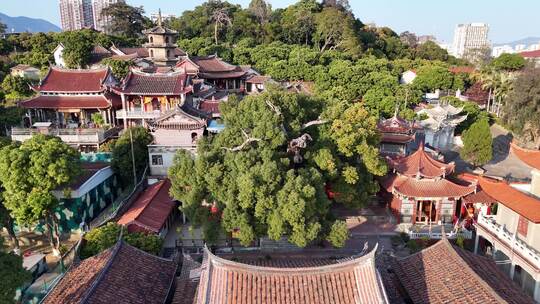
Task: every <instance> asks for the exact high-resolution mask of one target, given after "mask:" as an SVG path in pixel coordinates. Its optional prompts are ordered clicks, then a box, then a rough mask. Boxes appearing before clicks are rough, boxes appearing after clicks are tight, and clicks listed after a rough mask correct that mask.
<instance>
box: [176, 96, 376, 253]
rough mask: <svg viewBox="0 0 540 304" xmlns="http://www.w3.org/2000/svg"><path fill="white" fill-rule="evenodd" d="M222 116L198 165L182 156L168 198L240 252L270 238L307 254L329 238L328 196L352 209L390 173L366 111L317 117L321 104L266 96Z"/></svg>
mask: <svg viewBox="0 0 540 304" xmlns="http://www.w3.org/2000/svg"><path fill="white" fill-rule="evenodd" d="M221 107H222V108H221V112H222V116H223V119H224V123H225V125H227V128H226V129H225V130H224V131H223V132H222V133H220V134H218V135H216V136H215V137H213V138H209V139H202V140H201V141H200V143H199V145H198V151H197V158H196V159H194V158H193V156H192V155H191V154H189V153H188V152H185V151H181V152H179V153H178V155H177V156H176V157H175V160H174V164H173V166H172V167H171V169H170V171H169V176H170V178H171V182H172V187H171V194H172V195H173V196H174V197H175V198H176V199H178V200H180V201H182V202H183V203H184V206H183V207H182V209H183V211H184V212H186V214H187V215H188V216H189V218H190V219H191V220H192V221H194V223H195V224H199V225H200V224H202V223H204V222H205V221H208V220H209V219H211V220H214V221H219V223H220V224H221V226H222V227H223V228H224V230H225V231H227V232H229V233H233V235H234V236H236V237H238V238H239V239H240V241H241V243H242V244H244V245H248V244H250V243H251V242H252V241H253V240H255V238H256V237H260V236H265V235H266V236H268V237H270V238H271V239H274V240H278V239H280V238H281V237H287V238H288V239H289V241H290V242H291V243H293V244H296V245H297V246H301V247H303V246H306V245H307V244H308V243H310V242H311V241H314V240H316V239H322V238H325V237H327V236H328V233H329V232H330V231H331V226H332V223H333V222H334V220H333V219H332V216H331V214H330V213H329V208H330V205H331V202H330V200H329V198H328V196H327V193H325V189H326V190H328V189H332V191H333V192H334V195H333V197H334V200H335V201H336V202H339V203H343V204H346V205H348V206H356V207H358V206H362V205H364V204H365V203H366V202H367V200H368V199H369V197H370V196H371V195H372V194H373V193H375V192H376V191H377V190H378V186H377V183H376V182H374V181H373V178H372V176H373V175H374V174H376V175H382V174H384V173H385V172H386V166H385V164H384V162H383V161H382V160H381V159H379V157H378V150H377V146H378V133H377V131H376V119H375V118H373V117H371V116H370V115H369V113H368V112H367V111H366V110H365V109H363V108H362V105H360V104H355V105H353V106H351V107H350V108H348V107H347V105H346V104H337V105H334V106H333V107H331V109H326V110H324V111H323V108H325V107H323V103H322V101H321V100H318V99H315V98H311V97H308V96H304V95H298V94H291V93H286V92H283V91H281V90H277V89H271V90H269V91H267V92H265V93H263V94H260V95H258V96H249V97H246V98H245V99H243V100H242V101H241V102H239V101H237V100H229V101H228V102H227V103H225V104H223V105H222V106H221ZM319 117H322V118H319ZM203 202H206V203H207V204H206V205H208V204H215V205H216V206H217V207H218V209H219V210H221V212H222V217H213V216H212V213H211V209H209V208H208V207H205V204H203ZM338 228H339V229H343V227H342V226H336V227H335V228H334V229H333V230H332V231H333V235H336V234H339V233H338V232H337V231H335V230H336V229H338ZM206 234H207V233H206V232H205V236H206ZM333 239H336V238H335V237H334V238H333ZM335 244H337V245H339V242H335Z"/></svg>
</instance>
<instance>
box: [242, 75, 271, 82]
mask: <svg viewBox="0 0 540 304" xmlns="http://www.w3.org/2000/svg"><path fill="white" fill-rule="evenodd" d="M271 79H272V78H270V76H262V75H253V76H251V77H249V78H248V79H247V80H246V82H247V83H265V82H267V81H270V80H271Z"/></svg>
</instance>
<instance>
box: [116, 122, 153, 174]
mask: <svg viewBox="0 0 540 304" xmlns="http://www.w3.org/2000/svg"><path fill="white" fill-rule="evenodd" d="M132 140H133V145H132ZM152 140H153V137H152V134H150V132H148V130H147V129H145V128H143V127H134V128H129V129H127V130H126V131H125V132H124V133H123V134H122V136H120V138H119V139H118V140H117V141H116V144H115V145H114V148H113V151H112V168H113V170H114V171H115V172H116V173H117V174H118V175H119V176H120V180H121V182H122V183H124V184H125V185H129V184H132V183H133V182H134V177H133V163H135V172H136V174H137V180H140V178H141V175H142V174H143V172H144V169H145V168H146V166H147V165H148V145H149V144H150V143H152ZM132 146H133V151H132V150H131V148H132ZM132 155H134V156H135V160H133V158H132Z"/></svg>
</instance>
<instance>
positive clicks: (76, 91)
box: [21, 67, 122, 127]
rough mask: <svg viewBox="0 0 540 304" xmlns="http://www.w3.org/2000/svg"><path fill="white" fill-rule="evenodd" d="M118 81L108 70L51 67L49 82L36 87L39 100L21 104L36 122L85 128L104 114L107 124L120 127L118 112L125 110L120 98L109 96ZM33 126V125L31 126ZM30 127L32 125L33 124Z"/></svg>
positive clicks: (47, 76)
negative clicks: (95, 116) (110, 90)
mask: <svg viewBox="0 0 540 304" xmlns="http://www.w3.org/2000/svg"><path fill="white" fill-rule="evenodd" d="M114 83H115V79H114V77H113V76H112V73H111V71H110V70H109V69H108V68H103V69H94V70H68V69H61V68H57V67H51V68H50V69H49V72H48V73H47V75H46V76H45V78H44V79H43V80H42V81H41V82H40V83H39V84H38V85H37V86H34V87H32V89H33V90H34V91H36V92H37V93H38V96H37V97H34V98H32V99H30V100H27V101H24V102H22V103H21V106H22V107H23V108H26V109H28V117H29V118H30V119H31V123H33V122H52V123H54V124H55V125H56V126H58V127H66V126H73V127H81V126H85V125H88V124H90V123H91V121H92V120H91V116H92V114H94V113H100V114H101V115H102V116H103V119H104V121H105V124H108V125H112V126H114V125H116V116H115V112H114V110H115V109H119V108H120V107H121V106H122V103H121V101H120V98H119V96H118V95H116V94H113V93H111V92H109V89H108V86H109V85H113V84H114ZM28 123H30V122H28ZM31 123H30V124H31Z"/></svg>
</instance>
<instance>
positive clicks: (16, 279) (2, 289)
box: [0, 237, 32, 303]
mask: <svg viewBox="0 0 540 304" xmlns="http://www.w3.org/2000/svg"><path fill="white" fill-rule="evenodd" d="M0 277H1V278H3V279H2V280H0V303H14V300H13V299H14V298H15V293H16V291H17V289H18V288H20V287H22V286H23V284H24V283H27V282H29V281H30V280H31V279H32V274H31V273H30V272H28V271H27V270H26V269H24V267H23V259H22V257H21V256H18V255H16V254H13V253H8V252H5V250H4V240H3V239H2V237H0Z"/></svg>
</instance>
